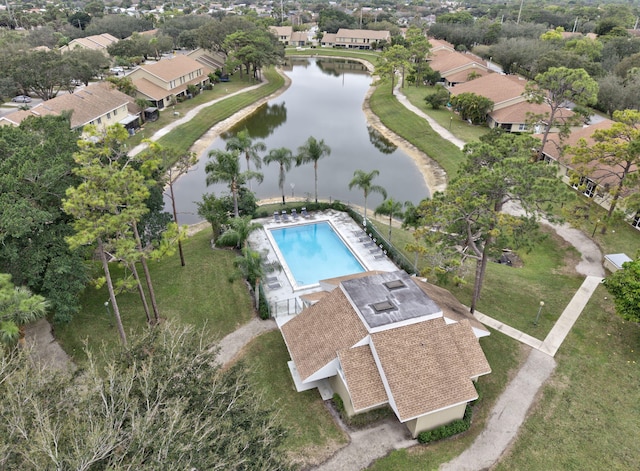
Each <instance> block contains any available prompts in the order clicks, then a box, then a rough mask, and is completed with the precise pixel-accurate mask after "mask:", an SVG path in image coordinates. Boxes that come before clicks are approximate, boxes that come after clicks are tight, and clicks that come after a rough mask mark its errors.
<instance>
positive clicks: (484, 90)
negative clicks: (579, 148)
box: [449, 73, 573, 132]
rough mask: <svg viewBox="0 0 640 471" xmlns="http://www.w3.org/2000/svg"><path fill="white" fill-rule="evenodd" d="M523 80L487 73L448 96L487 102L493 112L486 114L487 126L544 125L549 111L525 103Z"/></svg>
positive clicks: (524, 127) (567, 112) (525, 127)
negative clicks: (471, 96) (473, 97)
mask: <svg viewBox="0 0 640 471" xmlns="http://www.w3.org/2000/svg"><path fill="white" fill-rule="evenodd" d="M526 85H527V81H526V79H524V78H522V77H519V76H517V75H502V74H495V73H491V74H488V75H485V76H482V77H478V78H476V79H473V80H470V81H468V82H466V83H461V84H458V85H456V86H455V87H453V88H450V90H449V91H450V92H451V94H452V95H454V96H455V95H459V94H461V93H474V94H476V95H479V96H483V97H485V98H488V99H490V100H491V101H492V102H493V109H492V110H491V111H490V112H489V113H488V114H487V126H489V127H490V128H500V129H503V130H505V131H507V132H524V131H528V130H530V128H531V126H532V120H534V119H535V118H536V117H538V118H537V119H536V122H537V124H535V125H534V127H535V126H538V127H539V126H540V123H544V122H545V115H548V113H549V111H550V109H549V106H547V105H545V104H535V103H529V102H527V99H526V94H525V87H526ZM571 115H573V112H572V111H570V110H568V109H562V110H559V111H558V114H557V118H558V119H560V118H568V117H570V116H571Z"/></svg>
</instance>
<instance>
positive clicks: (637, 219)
mask: <svg viewBox="0 0 640 471" xmlns="http://www.w3.org/2000/svg"><path fill="white" fill-rule="evenodd" d="M613 123H614V121H611V120H610V119H602V120H601V121H599V122H597V123H594V124H590V125H588V126H584V127H582V128H578V129H574V130H572V131H571V134H570V135H569V136H568V137H567V138H565V139H564V140H562V141H561V140H560V138H559V136H558V135H557V134H551V135H550V136H549V139H548V140H547V142H546V144H545V146H544V148H543V149H542V155H543V159H544V160H545V161H546V162H548V163H550V164H554V165H557V166H558V175H559V176H560V178H562V181H563V182H565V183H566V184H568V185H570V186H571V187H572V188H574V189H575V190H577V191H579V192H580V193H582V194H583V195H584V196H586V197H587V198H591V199H592V200H593V201H594V202H595V203H597V204H599V205H600V206H602V207H603V208H605V209H607V210H608V209H609V208H610V206H611V201H612V198H613V197H612V196H611V194H610V193H609V191H608V190H609V188H612V187H615V186H616V185H617V183H618V179H617V177H616V176H615V174H618V175H619V174H620V169H614V168H605V167H602V166H601V165H598V166H597V167H596V165H595V164H594V166H593V167H594V168H593V171H592V172H591V173H590V174H588V175H582V176H578V175H576V174H575V172H574V169H575V165H574V164H573V163H572V159H573V155H571V154H569V153H567V152H566V151H565V149H566V148H567V147H572V146H576V145H578V142H579V141H580V140H581V139H584V140H585V141H586V143H587V145H590V144H593V143H594V142H595V140H594V139H593V137H592V136H593V133H594V132H595V131H597V130H601V129H602V130H603V129H609V128H610V127H611V125H612V124H613ZM536 136H537V137H539V138H541V137H542V136H541V135H539V134H537V135H536ZM636 170H637V169H635V168H633V169H632V171H636ZM628 195H629V193H627V194H623V195H621V197H626V196H628ZM620 209H622V208H620ZM629 222H630V223H631V225H632V226H633V227H635V228H636V229H640V211H637V212H636V213H635V214H632V215H631V217H630V220H629Z"/></svg>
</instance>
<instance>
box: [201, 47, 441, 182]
mask: <svg viewBox="0 0 640 471" xmlns="http://www.w3.org/2000/svg"><path fill="white" fill-rule="evenodd" d="M295 57H307V58H323V57H326V58H331V59H335V58H336V57H335V56H322V55H309V56H297V55H296V56H295ZM342 59H346V60H350V61H355V62H359V63H361V64H363V65H364V66H365V67H366V68H367V69H368V70H369V73H371V74H372V77H373V71H374V66H373V64H371V62H368V61H366V60H364V59H359V58H349V57H342ZM276 71H277V72H278V73H279V74H280V75H281V76H282V77H283V78H284V81H285V83H284V86H283V87H281V88H279V89H278V90H277V91H276V92H274V93H272V94H270V95H269V96H266V97H264V98H261V99H260V100H258V101H256V102H255V103H253V104H251V105H249V106H247V107H246V108H244V109H242V110H241V111H239V112H237V113H235V114H234V115H233V116H230V117H229V118H227V119H225V120H223V121H220V122H219V123H217V124H216V125H214V126H212V127H211V128H209V130H208V131H207V132H206V133H204V134H203V135H202V136H201V137H200V138H199V139H198V140H197V141H196V142H195V143H194V144H193V145H192V146H191V148H190V149H189V151H190V152H194V153H195V154H196V155H197V156H198V159H200V156H201V155H202V153H203V152H204V151H205V150H206V149H207V148H208V147H209V146H210V145H211V144H212V143H213V142H214V141H215V140H216V139H217V138H218V137H220V135H221V134H222V133H224V132H225V131H227V130H228V129H230V128H231V127H233V126H234V125H236V124H238V123H239V122H240V121H242V120H243V119H245V118H247V117H249V116H250V115H251V114H253V113H255V112H256V111H257V110H258V108H260V107H261V106H262V105H264V104H266V103H268V102H269V101H270V100H272V99H274V98H276V97H277V96H279V95H281V94H282V93H284V92H285V91H286V90H287V89H288V88H289V87H290V86H291V79H290V78H289V76H288V75H287V74H286V73H284V72H283V71H282V69H279V68H276ZM375 89H376V85H373V84H372V85H371V86H370V87H369V89H368V90H367V93H366V95H365V98H364V102H363V104H362V109H363V111H364V114H365V117H366V120H367V123H368V124H370V125H371V126H372V127H373V128H374V129H375V130H376V131H378V132H379V133H380V134H382V135H383V136H384V137H385V138H386V139H388V140H389V141H390V142H392V143H393V144H394V145H395V146H397V147H399V148H400V149H402V151H404V152H405V153H406V154H407V156H409V157H410V158H411V159H412V160H413V162H414V163H415V164H416V166H417V167H418V170H419V171H420V173H421V175H422V178H423V180H424V183H425V185H426V186H427V189H428V191H429V194H430V195H432V194H433V193H435V192H436V191H442V190H443V189H444V184H443V182H442V178H441V177H440V175H442V174H443V173H444V170H443V169H442V167H440V166H439V165H438V163H437V162H436V161H435V160H433V159H432V158H430V157H429V156H428V155H427V154H425V153H424V152H422V151H420V150H419V149H418V148H416V147H415V146H414V145H413V144H411V143H410V142H409V141H407V140H406V139H403V138H402V137H400V136H398V135H397V134H396V133H394V132H393V131H391V130H390V129H389V128H387V127H386V126H385V125H384V124H382V122H381V121H380V118H379V117H378V116H377V115H376V114H374V113H373V111H372V110H371V107H370V103H369V100H370V98H371V95H372V94H373V92H374V91H375Z"/></svg>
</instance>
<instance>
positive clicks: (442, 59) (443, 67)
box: [429, 49, 487, 76]
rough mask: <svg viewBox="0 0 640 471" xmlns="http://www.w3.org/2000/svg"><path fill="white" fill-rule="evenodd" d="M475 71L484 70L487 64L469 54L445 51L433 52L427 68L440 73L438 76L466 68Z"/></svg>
mask: <svg viewBox="0 0 640 471" xmlns="http://www.w3.org/2000/svg"><path fill="white" fill-rule="evenodd" d="M474 65H475V67H476V68H477V69H486V68H487V64H486V63H485V62H484V61H483V60H482V59H480V58H479V57H477V56H474V55H471V54H462V53H460V52H455V51H449V50H447V49H443V50H439V51H435V52H434V53H433V55H432V56H430V57H429V67H431V68H432V69H433V70H437V71H438V72H440V75H443V76H444V75H446V74H447V73H451V72H452V71H456V72H457V70H458V69H459V68H460V67H464V66H468V67H469V68H473V67H474Z"/></svg>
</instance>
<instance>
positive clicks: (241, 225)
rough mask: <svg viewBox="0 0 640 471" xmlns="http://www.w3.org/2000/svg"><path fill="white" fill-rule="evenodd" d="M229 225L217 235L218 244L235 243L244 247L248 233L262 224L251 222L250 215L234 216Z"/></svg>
mask: <svg viewBox="0 0 640 471" xmlns="http://www.w3.org/2000/svg"><path fill="white" fill-rule="evenodd" d="M230 226H231V227H230V228H229V229H228V230H227V231H226V232H225V233H224V234H222V235H221V236H220V237H218V242H219V243H220V245H227V246H228V245H235V246H236V247H238V248H240V247H244V248H246V246H247V241H248V239H249V235H250V234H251V233H252V232H253V231H255V230H256V229H260V228H261V227H262V224H259V223H257V222H251V216H243V217H241V218H234V219H233V220H232V221H231V223H230Z"/></svg>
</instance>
